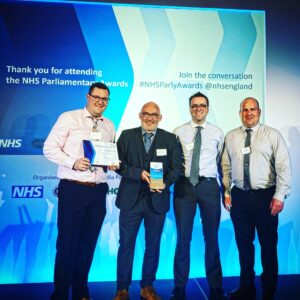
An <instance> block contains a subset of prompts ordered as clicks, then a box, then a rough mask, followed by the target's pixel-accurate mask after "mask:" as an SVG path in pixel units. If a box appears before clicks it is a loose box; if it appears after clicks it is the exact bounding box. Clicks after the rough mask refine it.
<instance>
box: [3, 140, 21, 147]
mask: <svg viewBox="0 0 300 300" xmlns="http://www.w3.org/2000/svg"><path fill="white" fill-rule="evenodd" d="M20 147H22V139H0V148H20Z"/></svg>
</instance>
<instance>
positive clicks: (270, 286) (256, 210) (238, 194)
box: [230, 187, 278, 293]
mask: <svg viewBox="0 0 300 300" xmlns="http://www.w3.org/2000/svg"><path fill="white" fill-rule="evenodd" d="M274 193H275V187H271V188H268V189H259V190H250V191H244V190H241V189H238V188H237V187H233V188H232V190H231V197H232V208H231V213H230V216H231V219H232V222H233V226H234V232H235V239H236V243H237V247H238V251H239V260H240V267H241V273H240V285H241V286H243V287H247V286H250V285H251V284H253V283H254V277H255V273H254V254H255V249H254V244H253V242H254V239H255V230H256V231H257V236H258V240H259V243H260V246H261V262H262V268H263V272H262V274H261V283H262V288H263V290H265V291H268V292H271V293H274V292H275V289H276V285H277V278H278V260H277V241H278V234H277V228H278V215H276V216H272V215H271V210H270V203H271V201H272V198H273V196H274Z"/></svg>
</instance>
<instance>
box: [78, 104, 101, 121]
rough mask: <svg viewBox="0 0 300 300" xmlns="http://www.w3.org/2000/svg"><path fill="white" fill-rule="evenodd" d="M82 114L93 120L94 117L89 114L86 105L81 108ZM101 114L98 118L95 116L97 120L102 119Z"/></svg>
mask: <svg viewBox="0 0 300 300" xmlns="http://www.w3.org/2000/svg"><path fill="white" fill-rule="evenodd" d="M83 116H84V117H85V118H91V119H92V120H94V119H95V118H94V117H93V116H92V115H91V114H90V112H89V111H88V110H87V108H86V106H85V107H84V109H83ZM103 119H104V118H103V116H101V117H100V118H97V120H101V121H103Z"/></svg>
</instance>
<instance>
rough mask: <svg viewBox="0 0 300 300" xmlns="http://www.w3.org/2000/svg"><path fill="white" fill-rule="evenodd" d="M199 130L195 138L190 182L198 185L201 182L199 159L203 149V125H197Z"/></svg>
mask: <svg viewBox="0 0 300 300" xmlns="http://www.w3.org/2000/svg"><path fill="white" fill-rule="evenodd" d="M196 128H197V132H196V136H195V140H194V150H193V156H192V164H191V173H190V183H191V184H192V185H194V186H195V185H196V184H197V183H198V182H199V161H200V150H201V129H202V128H203V127H201V126H197V127H196Z"/></svg>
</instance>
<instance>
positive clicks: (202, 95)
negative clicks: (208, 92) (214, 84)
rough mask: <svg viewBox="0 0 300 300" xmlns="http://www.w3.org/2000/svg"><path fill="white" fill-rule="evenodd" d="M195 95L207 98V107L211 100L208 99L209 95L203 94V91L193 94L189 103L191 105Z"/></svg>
mask: <svg viewBox="0 0 300 300" xmlns="http://www.w3.org/2000/svg"><path fill="white" fill-rule="evenodd" d="M195 97H202V98H205V99H206V104H207V107H208V106H209V100H208V98H207V96H205V95H204V94H202V93H201V92H197V93H196V94H194V95H192V96H191V97H190V98H189V105H190V106H191V102H192V99H193V98H195Z"/></svg>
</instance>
